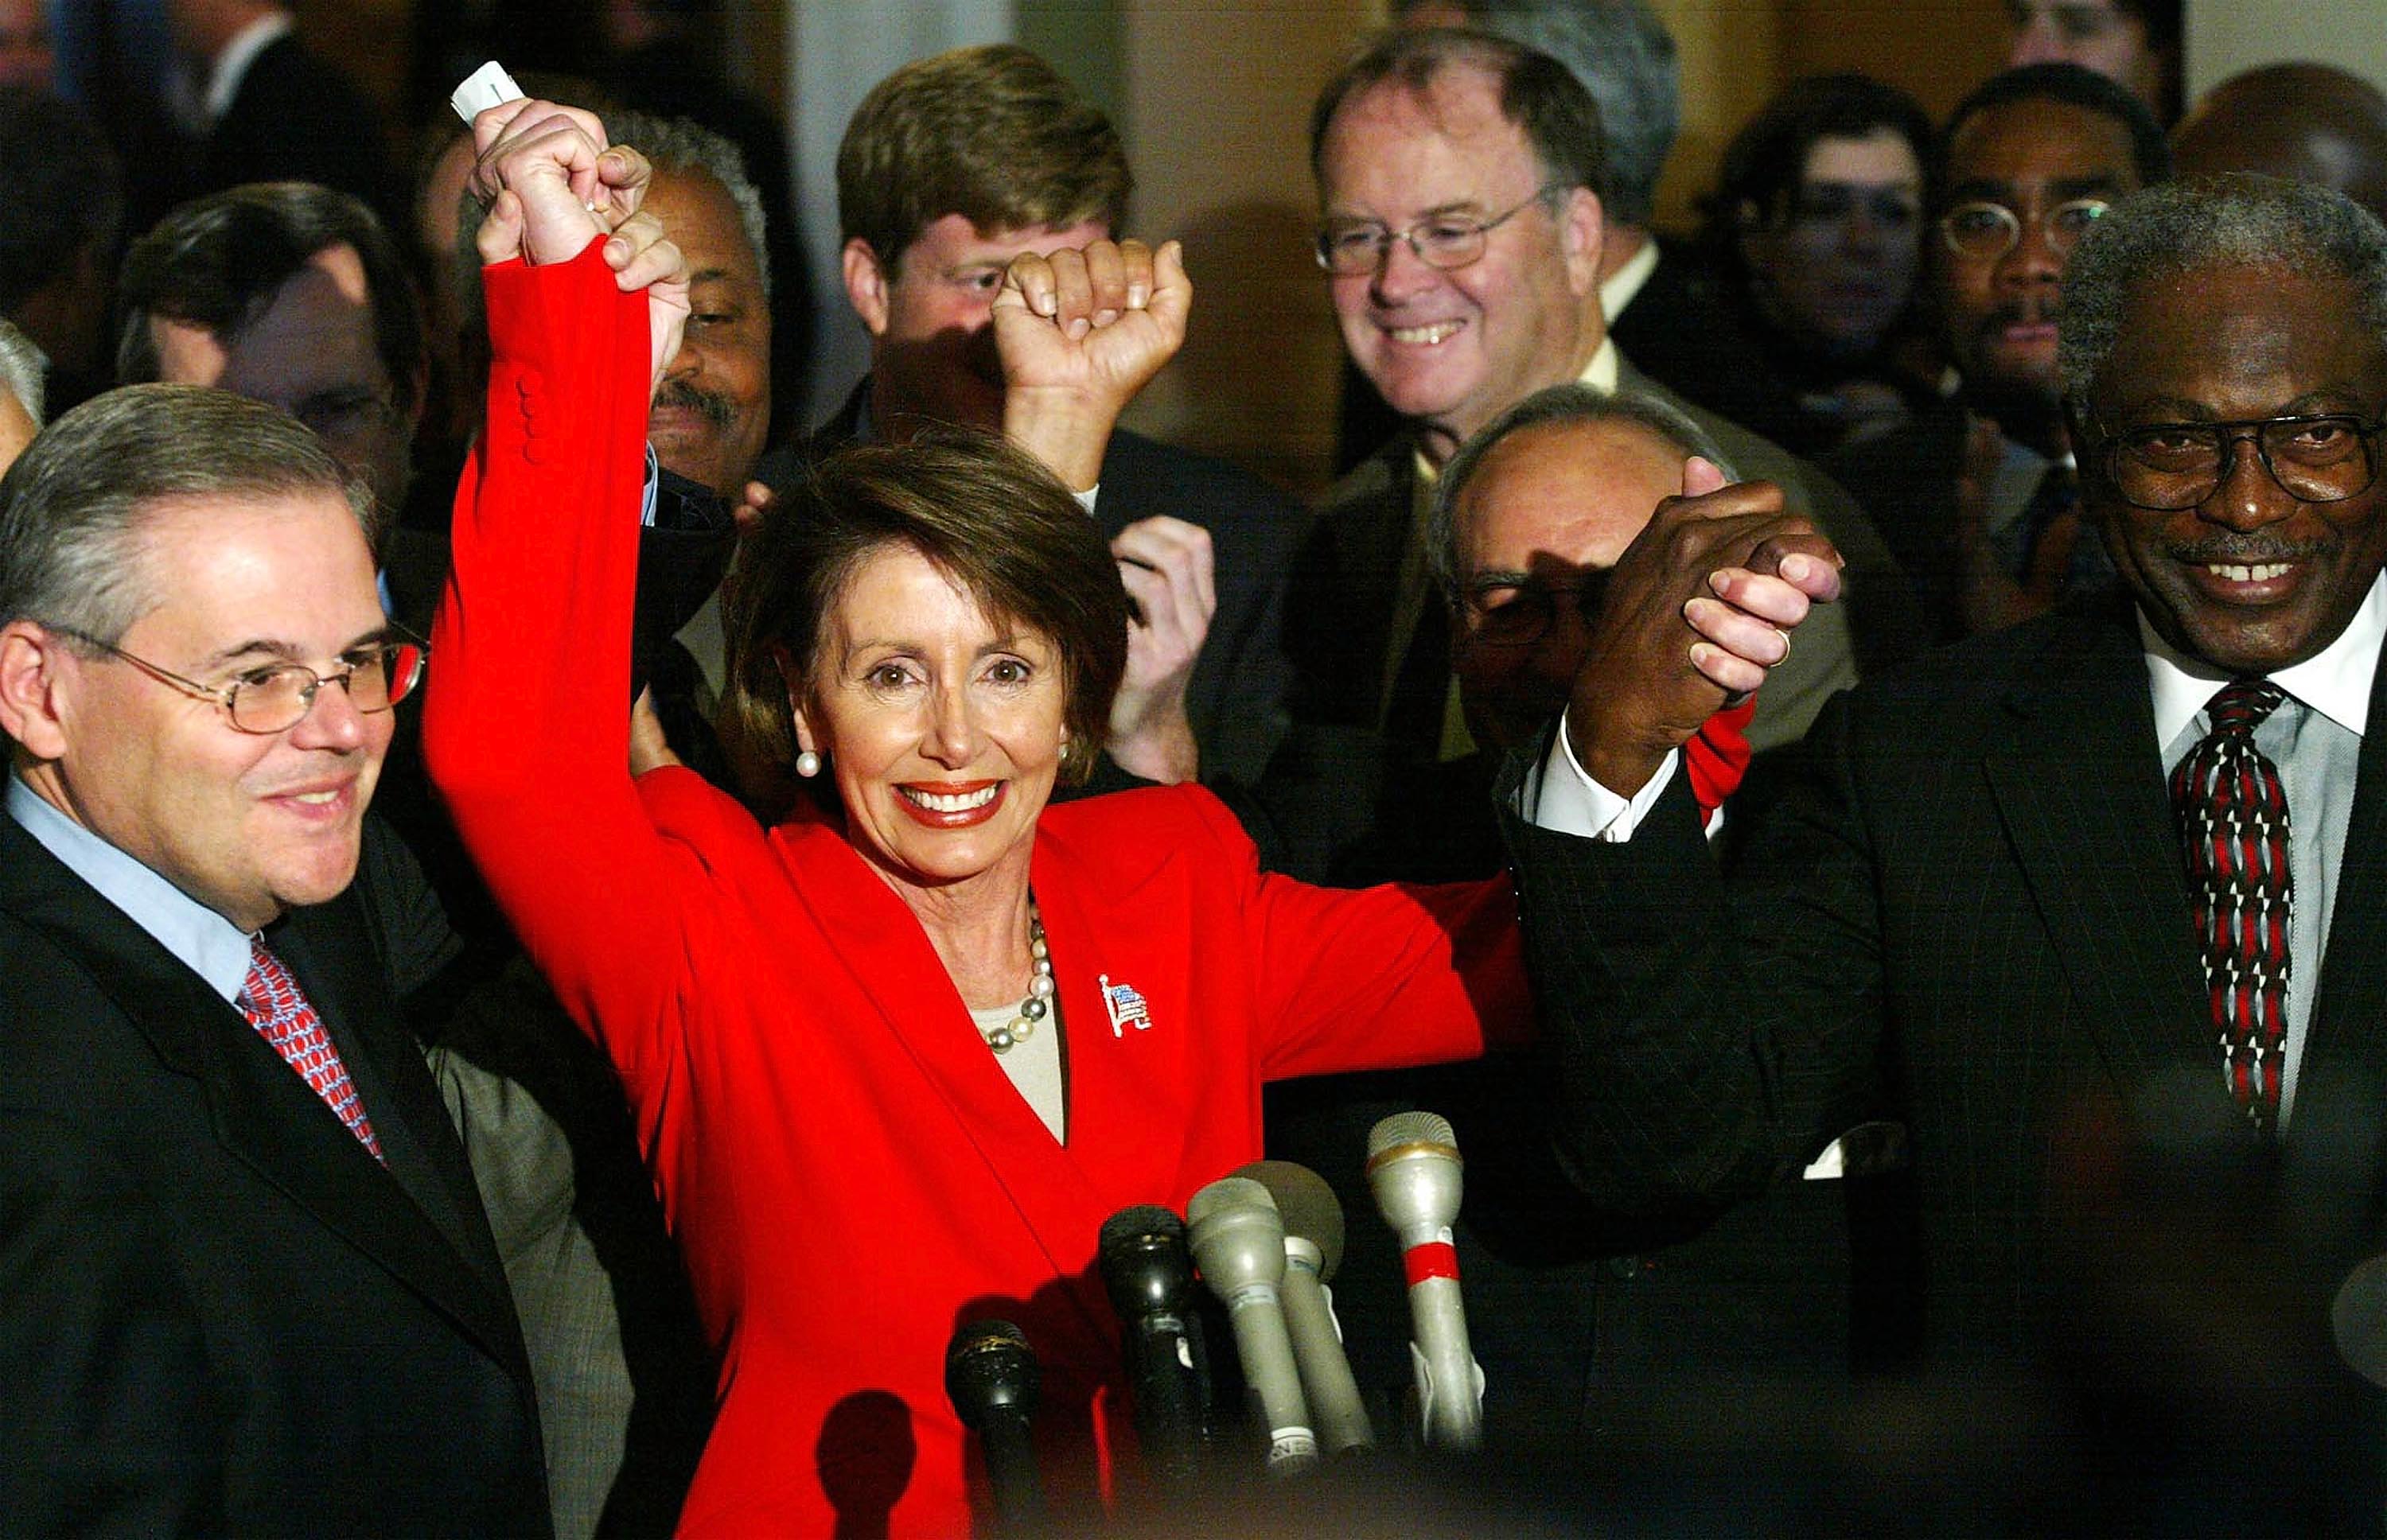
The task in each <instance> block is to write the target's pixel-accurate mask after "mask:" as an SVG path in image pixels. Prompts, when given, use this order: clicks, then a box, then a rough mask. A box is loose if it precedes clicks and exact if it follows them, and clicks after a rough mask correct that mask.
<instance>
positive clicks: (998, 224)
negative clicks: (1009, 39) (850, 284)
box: [837, 43, 1133, 274]
mask: <svg viewBox="0 0 2387 1540" xmlns="http://www.w3.org/2000/svg"><path fill="white" fill-rule="evenodd" d="M1132 186H1133V181H1132V179H1131V178H1130V176H1129V175H1128V169H1127V152H1126V151H1125V150H1123V149H1122V148H1120V146H1119V138H1118V132H1117V131H1116V130H1114V129H1113V128H1112V127H1111V123H1110V120H1109V119H1107V118H1105V117H1104V116H1103V112H1102V108H1100V107H1096V106H1094V104H1093V103H1092V102H1090V101H1088V100H1087V99H1086V98H1085V97H1084V96H1083V95H1080V94H1079V92H1078V90H1077V88H1076V87H1075V86H1072V85H1071V84H1070V83H1069V82H1067V81H1066V80H1064V79H1062V78H1061V75H1060V73H1059V71H1057V70H1055V69H1054V68H1053V67H1052V66H1051V65H1049V64H1047V63H1045V62H1044V61H1043V60H1042V59H1041V58H1039V57H1036V56H1035V55H1034V54H1032V53H1030V52H1029V51H1028V50H1027V49H1025V48H1022V47H1020V46H1018V45H1017V44H1010V43H995V44H985V45H983V46H980V47H975V48H954V49H952V50H950V51H949V52H946V53H942V54H938V55H935V56H934V57H929V58H924V59H919V60H916V61H915V62H913V63H911V64H907V65H905V66H904V67H903V69H898V70H896V71H895V72H894V73H893V74H891V75H890V76H888V77H887V78H886V79H885V80H883V81H880V82H878V84H877V85H875V86H873V87H872V88H871V91H870V95H867V96H865V97H864V98H863V101H862V105H861V106H860V107H857V108H855V109H854V113H853V119H852V121H851V122H849V123H847V124H846V126H845V138H844V141H843V142H842V143H840V145H838V149H837V217H838V224H839V226H840V230H841V231H842V232H843V236H844V238H845V239H847V240H861V241H865V242H867V243H868V244H869V246H870V249H871V250H872V251H873V252H875V253H877V254H878V260H879V261H880V263H881V264H883V265H884V266H885V267H886V268H887V269H888V271H890V274H891V273H892V272H893V271H894V269H895V267H896V266H897V264H899V263H900V262H901V261H902V260H903V252H904V250H905V248H906V247H908V246H911V244H912V243H913V242H914V241H916V240H917V239H919V236H920V232H922V231H924V230H926V229H928V226H930V225H931V224H934V223H935V222H936V221H939V220H941V219H942V218H944V217H945V216H946V215H947V214H959V215H961V216H962V217H963V218H965V219H966V220H968V221H970V223H971V224H973V225H975V226H977V227H978V228H979V230H981V231H994V230H1032V229H1042V228H1045V227H1052V228H1060V227H1064V226H1067V225H1073V224H1083V223H1085V222H1087V221H1101V222H1103V223H1104V224H1105V225H1107V226H1108V227H1109V229H1110V231H1111V232H1112V233H1113V234H1117V233H1118V231H1119V229H1120V228H1121V227H1122V226H1124V225H1125V224H1126V222H1127V198H1128V193H1129V192H1130V189H1131V188H1132Z"/></svg>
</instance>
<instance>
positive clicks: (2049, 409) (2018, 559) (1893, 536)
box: [1825, 64, 2171, 640]
mask: <svg viewBox="0 0 2387 1540" xmlns="http://www.w3.org/2000/svg"><path fill="white" fill-rule="evenodd" d="M1939 153H1940V158H1941V161H1942V169H1943V174H1942V176H1941V178H1940V195H1939V208H1937V209H1935V210H1934V211H1933V223H1932V228H1931V230H1930V232H1929V233H1928V234H1927V235H1926V240H1925V245H1926V251H1927V252H1928V254H1929V258H1930V260H1931V262H1932V270H1931V271H1932V281H1933V282H1934V283H1935V284H1937V285H1938V297H1939V311H1940V315H1941V317H1942V318H1943V322H1944V324H1945V325H1946V327H1947V340H1948V352H1949V356H1950V358H1951V360H1952V361H1953V362H1954V364H1955V367H1956V372H1957V373H1958V375H1959V377H1960V378H1961V380H1962V382H1963V385H1962V388H1961V390H1960V391H1959V392H1958V394H1957V395H1956V396H1955V397H1954V398H1951V399H1949V400H1948V401H1947V402H1946V403H1945V404H1944V405H1943V407H1942V408H1941V409H1940V410H1937V411H1932V412H1928V413H1926V414H1925V415H1923V416H1921V417H1919V418H1917V419H1916V420H1915V421H1914V422H1913V423H1908V424H1906V425H1905V426H1903V427H1901V428H1898V429H1896V430H1894V431H1892V432H1890V433H1888V434H1886V435H1883V436H1882V437H1880V438H1877V439H1873V440H1870V441H1868V442H1866V443H1864V444H1863V445H1859V446H1857V447H1855V448H1851V449H1849V450H1846V451H1843V452H1842V453H1841V454H1840V455H1839V456H1838V457H1836V458H1834V459H1831V460H1827V461H1825V468H1826V469H1828V470H1829V471H1830V472H1831V473H1832V474H1833V475H1834V476H1836V477H1838V479H1839V480H1840V481H1841V482H1842V483H1843V484H1844V485H1845V486H1847V487H1848V488H1849V490H1850V491H1851V492H1853V493H1855V494H1856V497H1857V500H1858V501H1859V502H1862V503H1863V504H1864V505H1865V507H1866V508H1867V509H1868V510H1869V511H1871V512H1872V514H1873V516H1874V521H1875V523H1876V524H1878V525H1879V526H1880V528H1881V534H1882V538H1883V539H1885V540H1887V541H1888V543H1889V547H1890V549H1891V550H1893V551H1894V552H1896V553H1897V556H1898V560H1899V564H1900V565H1901V566H1902V567H1904V568H1905V569H1906V573H1907V575H1908V576H1909V577H1911V578H1913V580H1914V584H1915V587H1917V588H1918V589H1919V590H1921V593H1922V596H1923V600H1924V602H1925V604H1926V607H1927V608H1928V610H1929V612H1930V614H1929V619H1930V620H1931V622H1932V623H1933V624H1934V625H1936V626H1937V627H1938V629H1939V637H1940V639H1942V640H1952V639H1954V638H1956V637H1964V636H1969V635H1971V634H1973V633H1974V632H1977V631H1986V630H1991V629H1994V628H1996V627H1997V626H2000V625H2007V624H2009V623H2011V622H2013V621H2017V620H2021V619H2023V618H2025V617H2026V616H2028V615H2030V614H2034V613H2036V612H2039V611H2040V610H2044V609H2045V608H2047V606H2048V605H2049V604H2050V603H2052V602H2053V600H2055V599H2056V598H2058V597H2060V596H2061V595H2062V594H2064V593H2065V592H2066V591H2068V590H2069V589H2071V588H2074V587H2088V586H2092V585H2095V584H2099V583H2103V582H2107V581H2110V580H2111V578H2112V576H2113V570H2112V568H2110V567H2109V566H2107V565H2106V564H2105V562H2104V560H2103V555H2102V554H2101V553H2100V551H2099V550H2098V548H2097V542H2096V540H2095V539H2094V538H2093V537H2090V536H2083V534H2082V533H2081V528H2080V519H2079V490H2078V481H2077V479H2076V478H2075V477H2074V475H2073V469H2072V450H2071V447H2070V445H2069V444H2068V442H2067V441H2066V439H2065V431H2064V418H2063V414H2062V412H2061V411H2060V410H2058V405H2057V402H2058V396H2059V386H2058V385H2057V383H2056V375H2055V322H2056V317H2057V315H2058V314H2059V313H2060V312H2061V310H2062V307H2063V297H2064V266H2065V259H2067V258H2068V257H2069V256H2070V255H2071V252H2072V247H2073V245H2074V243H2075V242H2077V241H2078V239H2079V238H2080V234H2081V232H2082V231H2083V230H2085V229H2087V228H2088V226H2089V225H2090V224H2091V223H2093V222H2094V221H2096V219H2097V218H2098V217H2099V216H2100V215H2101V214H2102V213H2103V209H2104V208H2105V207H2106V206H2108V205H2111V204H2115V203H2118V202H2120V201H2121V200H2122V199H2123V198H2124V197H2126V196H2128V195H2129V194H2131V193H2133V192H2136V191H2137V190H2138V189H2139V188H2141V187H2142V186H2146V185H2148V184H2150V183H2156V182H2161V181H2164V180H2166V178H2168V177H2169V176H2170V174H2171V158H2170V152H2169V151H2168V150H2167V149H2166V147H2165V145H2164V138H2163V133H2162V131H2161V130H2160V129H2159V128H2157V127H2156V125H2155V120H2154V119H2153V116H2152V115H2150V114H2149V113H2148V111H2147V109H2146V107H2145V106H2144V104H2142V103H2141V102H2140V101H2139V99H2138V98H2137V97H2135V96H2133V95H2131V94H2130V93H2129V92H2128V91H2126V90H2124V89H2123V88H2122V87H2120V86H2118V85H2115V83H2114V82H2111V81H2109V80H2107V79H2105V78H2104V77H2103V76H2102V75H2098V74H2095V73H2093V72H2091V71H2090V70H2088V69H2082V68H2081V67H2080V66H2078V65H2074V64H2037V65H2029V66H2026V67H2025V68H2022V69H2009V70H2007V71H2006V72H2005V73H2003V74H2002V75H1999V76H1997V77H1995V78H1994V79H1992V80H1991V81H1989V83H1987V84H1986V85H1983V86H1982V87H1981V88H1980V89H1979V90H1977V91H1976V92H1974V93H1973V95H1971V96H1969V97H1967V98H1966V99H1965V100H1964V102H1962V103H1960V104H1959V105H1958V106H1957V107H1956V110H1955V111H1954V112H1953V113H1952V114H1951V115H1950V117H1949V119H1948V124H1947V127H1946V128H1945V129H1944V130H1942V131H1941V133H1940V151H1939Z"/></svg>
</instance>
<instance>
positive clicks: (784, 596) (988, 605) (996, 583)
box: [723, 427, 1128, 784]
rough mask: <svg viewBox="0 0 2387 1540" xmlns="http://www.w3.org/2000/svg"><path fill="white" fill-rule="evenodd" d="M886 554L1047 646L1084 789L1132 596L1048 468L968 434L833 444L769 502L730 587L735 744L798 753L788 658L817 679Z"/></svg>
mask: <svg viewBox="0 0 2387 1540" xmlns="http://www.w3.org/2000/svg"><path fill="white" fill-rule="evenodd" d="M890 546H909V547H911V548H912V549H914V550H916V551H918V552H919V553H920V554H921V555H922V556H924V557H926V558H927V559H928V561H929V562H931V563H933V564H934V565H935V566H936V567H937V569H938V570H939V571H941V572H942V573H944V574H946V575H947V576H949V577H951V578H952V579H953V580H954V582H955V583H956V584H958V585H959V586H960V587H962V588H963V589H964V590H966V592H967V593H968V594H969V595H970V597H971V598H973V599H975V600H978V602H979V606H980V607H981V608H982V609H984V610H985V611H986V612H987V613H988V614H990V615H992V616H998V617H1002V618H1004V619H1008V620H1012V621H1016V622H1017V623H1018V624H1020V625H1025V626H1027V627H1029V629H1031V630H1034V631H1037V632H1040V633H1042V635H1043V636H1045V637H1049V638H1051V640H1052V642H1053V645H1054V648H1055V650H1057V651H1058V652H1059V653H1060V655H1061V671H1062V675H1063V686H1064V690H1065V693H1066V696H1067V702H1066V705H1065V707H1064V717H1063V720H1064V721H1065V722H1066V723H1067V726H1068V729H1069V741H1068V746H1067V752H1066V754H1065V755H1064V757H1063V761H1062V772H1063V776H1064V778H1065V779H1067V780H1068V781H1070V782H1071V783H1073V784H1074V783H1078V782H1082V781H1083V780H1084V779H1085V777H1086V776H1087V775H1088V774H1089V773H1090V772H1091V771H1092V768H1093V763H1094V760H1095V759H1096V758H1097V757H1098V756H1099V755H1100V754H1101V752H1102V747H1103V738H1104V733H1105V728H1106V726H1108V723H1109V719H1110V709H1111V697H1112V696H1114V695H1116V694H1117V693H1118V685H1119V675H1121V674H1122V673H1124V672H1125V670H1126V668H1127V626H1128V600H1127V590H1126V589H1125V588H1124V587H1120V585H1119V577H1118V566H1117V565H1116V564H1115V563H1114V562H1113V561H1112V559H1111V553H1110V547H1109V545H1108V544H1107V543H1105V540H1104V539H1103V536H1102V532H1101V531H1100V530H1098V529H1096V528H1095V527H1094V522H1093V520H1092V519H1091V518H1089V517H1088V516H1087V514H1086V511H1085V510H1084V509H1083V508H1081V507H1080V506H1079V504H1078V500H1077V499H1075V498H1073V497H1071V496H1070V495H1069V492H1068V489H1067V487H1064V486H1062V485H1061V484H1060V482H1059V481H1057V480H1055V478H1054V476H1053V474H1052V473H1051V472H1049V471H1047V470H1045V469H1044V467H1043V466H1042V465H1041V464H1039V463H1038V462H1037V461H1034V460H1032V459H1030V458H1029V456H1028V455H1026V454H1025V453H1023V452H1022V451H1020V450H1019V449H1017V448H1013V447H1012V446H1011V445H1010V444H1007V443H1005V442H1004V440H1002V439H1000V438H998V437H995V436H994V435H991V434H982V433H975V432H971V431H969V430H967V429H962V428H942V427H940V428H932V429H930V430H928V432H925V433H923V434H921V435H919V436H917V437H916V438H914V439H912V440H911V441H910V442H908V443H905V444H902V445H886V444H857V445H853V446H852V447H850V448H844V449H840V450H839V451H838V452H837V453H835V454H832V455H828V456H827V457H826V458H824V459H822V460H819V461H815V462H814V463H813V464H812V465H811V466H810V467H808V469H807V473H806V475H805V476H804V478H803V479H802V481H801V482H799V483H798V484H797V485H796V486H793V487H791V488H789V491H788V493H787V494H786V495H785V496H783V497H782V498H780V499H778V501H777V502H776V503H774V504H773V505H772V507H771V510H770V511H769V513H768V514H766V515H765V516H764V521H763V527H762V529H761V531H760V532H759V534H758V535H757V536H756V537H755V539H754V542H753V545H752V548H751V549H750V550H749V551H748V552H747V553H746V555H745V556H744V557H743V558H741V560H740V562H739V571H738V573H737V574H735V575H734V576H733V577H732V579H731V581H730V582H729V583H728V584H727V585H726V586H725V595H726V600H727V606H728V612H727V614H726V617H725V618H726V629H727V630H728V633H729V690H728V698H727V700H726V701H724V702H723V707H724V710H725V712H726V713H727V714H728V715H729V716H730V718H731V719H732V720H731V722H730V724H729V726H730V730H731V734H732V736H733V737H734V738H736V739H737V740H738V741H739V743H740V744H741V745H743V746H745V747H746V748H748V749H750V750H751V751H752V752H753V753H755V754H756V755H758V756H759V757H761V758H763V759H764V760H767V761H769V762H770V763H771V764H776V765H784V764H788V763H789V761H791V760H792V759H793V758H794V756H795V751H796V742H795V723H794V720H793V717H792V715H791V713H790V712H789V701H788V684H787V680H786V678H785V677H783V676H782V675H781V673H780V667H779V655H780V654H781V653H784V654H785V655H786V657H787V660H788V662H789V664H790V665H791V672H792V673H793V674H795V675H799V676H802V677H807V678H808V677H810V676H811V675H812V672H813V668H814V665H815V656H816V654H817V652H818V650H819V646H820V637H821V628H822V626H823V625H824V624H825V623H826V621H827V618H828V615H829V612H830V611H831V610H833V609H834V608H835V607H836V604H837V600H838V596H839V595H840V594H841V593H842V592H844V590H845V586H846V584H847V583H848V582H850V581H851V580H852V577H853V574H855V573H856V572H857V571H859V570H860V568H861V566H862V564H863V562H865V561H866V560H867V559H868V558H870V557H871V556H873V555H875V554H876V553H878V552H879V551H882V550H885V549H888V548H889V547H890Z"/></svg>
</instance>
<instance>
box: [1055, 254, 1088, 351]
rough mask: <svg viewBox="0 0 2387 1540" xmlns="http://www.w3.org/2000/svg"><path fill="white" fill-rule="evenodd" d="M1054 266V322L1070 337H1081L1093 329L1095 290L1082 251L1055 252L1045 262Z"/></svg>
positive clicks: (1064, 334) (1062, 333) (1063, 333)
mask: <svg viewBox="0 0 2387 1540" xmlns="http://www.w3.org/2000/svg"><path fill="white" fill-rule="evenodd" d="M1046 260H1047V261H1049V262H1051V263H1052V264H1053V322H1054V324H1055V325H1056V326H1058V327H1060V328H1061V335H1063V336H1066V337H1081V336H1084V335H1086V334H1087V333H1088V332H1089V331H1091V330H1092V329H1093V314H1094V290H1093V284H1092V281H1091V280H1090V279H1089V278H1088V276H1087V273H1086V254H1085V253H1084V252H1082V251H1055V252H1053V253H1052V254H1050V256H1048V257H1047V258H1046Z"/></svg>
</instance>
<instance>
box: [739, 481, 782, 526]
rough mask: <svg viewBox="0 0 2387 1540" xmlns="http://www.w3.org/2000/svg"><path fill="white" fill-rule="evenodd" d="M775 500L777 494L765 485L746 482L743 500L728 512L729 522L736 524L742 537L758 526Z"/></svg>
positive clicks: (757, 482) (756, 482)
mask: <svg viewBox="0 0 2387 1540" xmlns="http://www.w3.org/2000/svg"><path fill="white" fill-rule="evenodd" d="M777 500H778V494H777V493H776V492H774V491H772V490H771V488H770V486H768V485H767V484H765V483H764V482H759V481H750V482H748V483H747V484H746V496H745V498H744V499H743V500H742V501H740V502H739V505H738V506H737V507H736V508H733V509H731V510H730V511H729V517H730V520H731V522H732V523H734V524H737V526H738V533H739V534H740V535H744V534H746V533H747V532H749V531H750V530H752V529H753V528H754V527H755V526H756V525H758V524H761V523H762V522H763V520H764V517H765V516H766V515H767V514H769V512H770V511H771V505H772V504H773V503H774V502H776V501H777Z"/></svg>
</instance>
